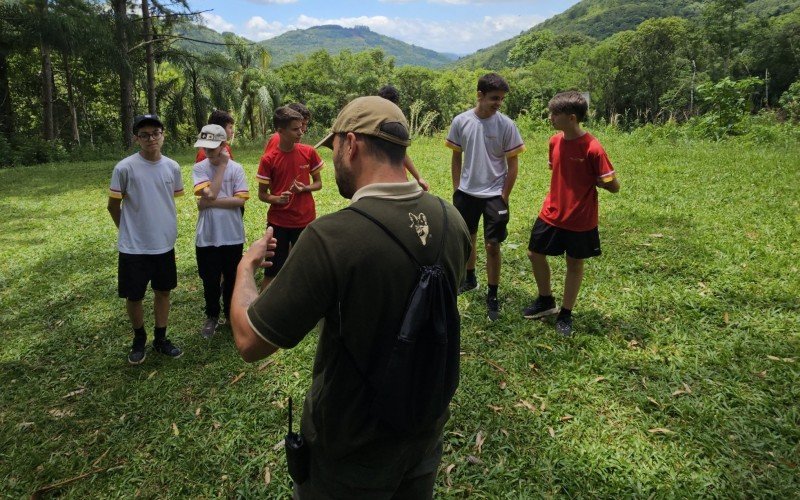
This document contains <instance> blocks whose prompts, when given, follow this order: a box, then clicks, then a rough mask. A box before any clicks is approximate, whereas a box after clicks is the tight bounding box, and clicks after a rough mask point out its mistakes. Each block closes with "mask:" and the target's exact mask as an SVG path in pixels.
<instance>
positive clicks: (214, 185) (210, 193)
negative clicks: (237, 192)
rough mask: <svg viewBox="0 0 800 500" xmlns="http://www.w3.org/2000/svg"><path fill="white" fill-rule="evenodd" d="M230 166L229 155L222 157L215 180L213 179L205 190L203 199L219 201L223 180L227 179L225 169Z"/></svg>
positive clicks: (215, 173)
mask: <svg viewBox="0 0 800 500" xmlns="http://www.w3.org/2000/svg"><path fill="white" fill-rule="evenodd" d="M227 166H228V155H223V156H222V162H221V163H220V165H219V166H218V167H217V171H216V172H214V178H213V179H211V185H210V186H208V187H207V188H206V189H203V197H204V198H208V199H210V200H215V199H217V196H219V191H220V189H222V179H223V178H224V177H225V168H226V167H227Z"/></svg>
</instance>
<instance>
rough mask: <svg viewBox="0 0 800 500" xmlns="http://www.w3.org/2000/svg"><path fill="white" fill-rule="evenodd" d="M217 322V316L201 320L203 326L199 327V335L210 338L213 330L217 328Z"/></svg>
mask: <svg viewBox="0 0 800 500" xmlns="http://www.w3.org/2000/svg"><path fill="white" fill-rule="evenodd" d="M218 322H219V318H216V317H213V316H212V317H209V318H206V320H205V321H204V322H203V326H202V327H201V328H200V335H201V336H202V337H203V338H204V339H210V338H211V337H213V336H214V332H215V331H216V330H217V323H218Z"/></svg>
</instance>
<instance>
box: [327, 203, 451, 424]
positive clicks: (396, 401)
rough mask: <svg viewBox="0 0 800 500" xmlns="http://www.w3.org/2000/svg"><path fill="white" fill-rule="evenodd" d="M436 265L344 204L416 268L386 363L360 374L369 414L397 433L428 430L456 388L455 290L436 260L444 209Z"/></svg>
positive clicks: (445, 236) (440, 254) (365, 215)
mask: <svg viewBox="0 0 800 500" xmlns="http://www.w3.org/2000/svg"><path fill="white" fill-rule="evenodd" d="M439 203H440V204H441V206H442V213H443V214H444V224H443V227H444V228H443V229H442V240H441V242H440V245H439V251H438V254H437V256H436V263H434V264H432V265H428V266H423V265H421V264H420V263H419V261H418V260H417V259H416V258H415V257H414V255H413V254H412V253H411V252H410V251H409V250H408V248H407V247H406V246H405V245H404V244H403V243H402V242H401V241H400V239H399V238H398V237H397V236H395V235H394V234H393V233H392V232H391V231H389V229H388V228H387V227H386V226H385V225H383V224H382V223H381V222H380V221H378V220H377V219H375V218H374V217H372V216H371V215H369V214H367V213H366V212H364V211H363V210H359V209H358V208H355V207H348V208H347V210H352V211H354V212H356V213H358V214H360V215H362V216H363V217H366V218H367V219H369V220H370V221H372V222H373V223H374V224H375V225H377V226H378V227H380V228H381V229H382V230H383V231H384V232H385V233H386V234H387V235H388V236H389V237H390V238H392V240H394V242H395V243H397V245H398V246H400V248H402V249H403V251H404V252H405V253H406V255H408V257H409V258H410V259H411V260H412V261H413V262H414V263H415V264H416V265H417V267H418V269H419V279H418V281H417V285H416V286H415V287H414V290H413V291H412V292H411V295H410V296H409V299H408V303H407V304H406V310H405V313H404V314H403V320H402V322H401V326H400V331H399V332H398V333H397V336H396V338H395V341H394V343H393V345H392V352H391V354H390V355H389V357H388V362H387V363H386V365H385V366H383V367H372V368H373V370H371V371H370V373H375V374H376V376H375V377H374V378H373V380H375V382H374V383H370V380H369V379H368V378H367V377H366V376H364V374H363V373H362V372H361V370H360V369H359V368H358V366H359V365H358V364H357V363H356V362H355V360H354V359H352V358H353V357H352V354H351V353H350V351H349V349H347V347H346V346H345V345H344V342H343V343H342V345H343V347H344V349H345V351H346V352H347V353H348V355H349V356H350V358H351V360H352V361H353V363H354V364H355V366H356V369H357V370H358V371H359V373H360V374H361V377H362V378H363V379H364V381H365V382H366V384H367V386H368V387H369V388H370V389H371V391H372V393H373V400H372V404H371V412H372V413H373V415H374V416H375V417H377V418H378V419H379V420H380V421H381V422H383V423H384V424H385V425H387V426H388V427H390V428H391V429H393V430H394V431H396V432H400V433H415V432H421V431H424V430H427V429H429V428H431V427H432V426H433V425H434V424H435V423H436V421H437V420H438V419H439V418H440V417H441V416H442V415H443V413H444V412H445V410H446V409H447V406H448V405H449V404H450V400H451V399H452V398H453V394H454V393H455V391H456V388H457V387H458V376H459V355H460V351H459V350H460V342H461V318H460V316H459V314H458V304H457V299H456V290H455V288H454V287H453V286H452V285H451V284H450V283H449V280H448V279H447V274H446V272H445V269H444V266H443V265H442V264H441V258H442V249H443V248H444V244H445V240H446V238H447V210H446V209H445V205H444V202H443V201H442V200H441V199H439Z"/></svg>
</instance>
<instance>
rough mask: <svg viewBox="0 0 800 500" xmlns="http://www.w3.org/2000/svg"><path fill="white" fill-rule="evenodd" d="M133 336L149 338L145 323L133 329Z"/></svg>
mask: <svg viewBox="0 0 800 500" xmlns="http://www.w3.org/2000/svg"><path fill="white" fill-rule="evenodd" d="M133 337H134V338H137V339H138V338H143V339H146V338H147V331H146V330H145V329H144V325H142V326H140V327H139V328H134V329H133Z"/></svg>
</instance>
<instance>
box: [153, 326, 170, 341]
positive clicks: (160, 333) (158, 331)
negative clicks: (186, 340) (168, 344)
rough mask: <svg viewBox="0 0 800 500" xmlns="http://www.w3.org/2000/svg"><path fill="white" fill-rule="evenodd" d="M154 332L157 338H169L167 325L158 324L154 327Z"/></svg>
mask: <svg viewBox="0 0 800 500" xmlns="http://www.w3.org/2000/svg"><path fill="white" fill-rule="evenodd" d="M153 332H154V334H155V337H156V340H164V339H165V338H167V327H166V326H156V327H154V328H153Z"/></svg>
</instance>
